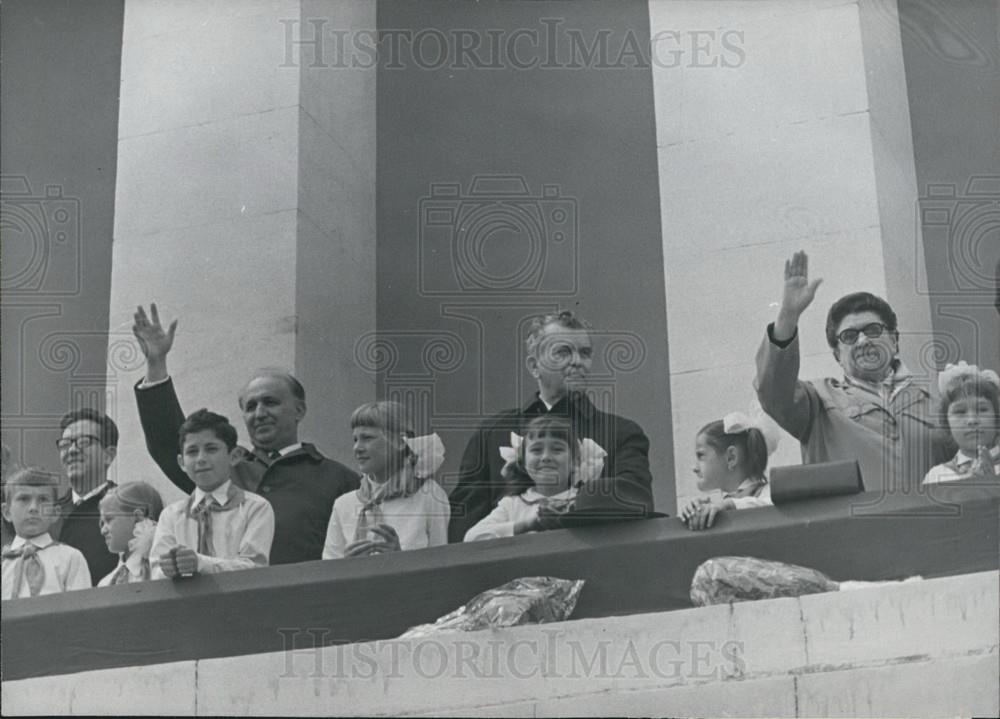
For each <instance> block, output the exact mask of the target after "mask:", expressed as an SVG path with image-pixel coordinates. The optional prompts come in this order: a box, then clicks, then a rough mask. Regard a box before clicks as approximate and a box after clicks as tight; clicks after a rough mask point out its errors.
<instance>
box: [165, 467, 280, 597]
mask: <svg viewBox="0 0 1000 719" xmlns="http://www.w3.org/2000/svg"><path fill="white" fill-rule="evenodd" d="M230 484H231V481H230V480H228V479H227V480H226V481H225V482H223V483H222V484H221V485H219V486H218V487H216V488H215V489H214V490H212V491H211V492H205V491H202V489H201V488H199V487H196V488H195V490H194V492H192V497H191V498H187V497H186V498H184V499H181V500H178V501H176V502H174V503H173V504H170V505H168V506H167V507H165V508H164V509H163V512H162V513H161V514H160V521H159V523H158V524H157V525H156V535H155V537H154V539H153V547H152V549H150V551H149V564H150V567H151V570H152V572H151V576H152V578H153V579H165V578H166V575H164V574H163V570H162V569H160V557H161V556H162V555H164V554H167V553H168V552H169V551H170V550H171V549H173V548H174V547H178V546H181V545H183V546H185V547H187V548H188V549H193V550H195V551H196V552H197V551H198V520H197V519H195V518H193V517H191V516H189V515H188V506H192V507H197V506H198V504H199V503H200V502H201V501H202V500H203V499H204V498H205V496H206V495H209V494H211V495H212V496H213V497H215V500H216V501H217V502H218V503H219V504H220V505H222V506H224V505H225V504H226V502H227V501H228V500H229V494H228V493H229V486H230ZM211 521H212V548H213V550H214V553H213V555H212V556H208V555H205V554H198V572H199V573H201V574H215V573H218V572H229V571H233V570H237V569H252V568H254V567H266V566H267V565H268V561H269V558H270V554H271V543H272V542H273V541H274V510H273V509H272V508H271V503H270V502H268V501H267V500H266V499H264V498H263V497H261V496H260V495H257V494H254V493H253V492H246V491H244V492H243V503H242V504H240V505H239V506H238V507H236V508H235V509H231V510H228V511H225V512H213V513H212V519H211Z"/></svg>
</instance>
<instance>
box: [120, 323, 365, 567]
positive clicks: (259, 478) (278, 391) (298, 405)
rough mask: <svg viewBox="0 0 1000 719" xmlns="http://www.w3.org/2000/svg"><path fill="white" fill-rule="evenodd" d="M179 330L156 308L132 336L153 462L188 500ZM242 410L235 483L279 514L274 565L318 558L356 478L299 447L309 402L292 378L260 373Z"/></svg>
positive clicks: (282, 373)
mask: <svg viewBox="0 0 1000 719" xmlns="http://www.w3.org/2000/svg"><path fill="white" fill-rule="evenodd" d="M176 329H177V320H174V321H173V322H172V323H171V325H170V327H169V329H167V330H166V331H164V329H163V326H162V325H161V324H160V318H159V315H158V313H157V309H156V305H155V304H154V305H151V306H150V313H149V315H148V316H147V315H146V312H145V311H144V310H143V309H142V308H141V307H140V308H139V309H138V311H137V312H136V314H135V324H134V325H133V327H132V331H133V332H134V333H135V336H136V338H137V339H138V340H139V344H140V345H141V346H142V350H143V353H144V354H145V355H146V377H145V379H143V380H142V381H140V382H139V383H137V384H136V388H135V396H136V401H137V403H138V406H139V419H140V420H141V422H142V430H143V432H144V433H145V436H146V448H147V449H148V450H149V453H150V455H151V456H152V457H153V459H154V460H155V461H156V463H157V464H158V465H159V467H160V469H161V470H163V473H164V474H166V475H167V477H168V478H169V479H170V481H171V482H173V483H174V484H175V485H177V486H178V487H179V488H180V489H181V490H182V491H184V492H186V493H191V492H192V491H193V490H194V483H193V482H192V481H191V480H190V479H189V478H188V476H187V474H185V473H184V471H183V470H182V469H181V467H180V464H179V463H178V455H179V454H180V452H179V450H178V438H177V431H178V430H179V429H180V426H181V424H182V423H183V422H184V417H185V415H184V412H183V411H182V410H181V406H180V403H179V401H178V399H177V393H176V392H175V390H174V385H173V381H172V380H171V379H170V375H169V374H168V372H167V354H168V353H169V352H170V348H171V346H172V345H173V342H174V332H175V331H176ZM239 406H240V410H241V411H242V414H243V421H244V423H245V424H246V428H247V432H248V433H249V435H250V441H251V443H252V444H253V449H242V453H241V455H240V457H239V459H238V461H237V462H236V463H235V464H234V465H233V468H232V480H233V483H234V484H235V485H237V486H238V487H241V488H243V489H246V490H249V491H251V492H256V493H257V494H260V495H261V496H262V497H264V498H265V499H267V500H268V501H269V502H270V503H271V506H272V508H273V509H274V518H275V527H274V542H273V543H272V545H271V558H270V559H271V564H290V563H294V562H305V561H309V560H313V559H321V558H322V555H323V543H324V541H325V540H326V528H327V524H328V523H329V521H330V512H331V511H332V509H333V501H334V500H335V499H336V498H337V497H339V496H340V495H341V494H343V493H345V492H349V491H351V490H354V489H357V488H358V483H359V477H358V475H357V474H356V473H355V472H353V471H351V470H350V469H348V468H347V467H345V466H344V465H342V464H340V463H339V462H335V461H333V460H331V459H328V458H326V457H324V456H323V455H322V454H320V452H319V450H318V449H316V447H314V446H313V445H311V444H306V443H302V442H300V441H299V438H298V429H299V422H301V421H302V419H303V417H305V414H306V396H305V390H304V389H303V387H302V385H301V384H300V383H299V381H298V380H297V379H295V378H294V377H293V376H292V375H290V374H289V373H287V372H285V371H283V370H280V369H265V370H261V371H259V372H257V373H256V374H255V375H254V376H253V377H251V378H250V381H249V382H247V384H246V386H245V387H244V388H243V390H242V391H241V392H240V395H239Z"/></svg>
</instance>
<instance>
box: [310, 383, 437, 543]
mask: <svg viewBox="0 0 1000 719" xmlns="http://www.w3.org/2000/svg"><path fill="white" fill-rule="evenodd" d="M351 431H352V433H353V435H354V457H355V459H356V460H357V462H358V468H359V469H360V470H361V475H362V476H361V486H360V487H359V488H358V489H356V490H354V491H353V492H348V493H346V494H342V495H341V496H340V497H338V498H337V500H336V501H335V502H334V503H333V513H332V514H331V515H330V523H329V525H328V526H327V531H326V544H325V546H324V548H323V559H339V558H342V557H366V556H369V555H372V554H381V553H383V552H398V551H401V550H407V549H422V548H424V547H433V546H437V545H439V544H447V543H448V520H449V518H450V517H451V506H450V505H449V503H448V495H447V494H446V493H445V491H444V489H442V488H441V486H440V485H439V484H438V483H437V482H435V481H434V479H433V476H434V473H435V472H437V470H438V468H439V467H440V466H441V464H442V462H444V445H443V444H442V443H441V439H440V437H438V436H437V434H430V435H426V436H423V437H415V436H414V432H413V424H412V421H411V420H410V417H409V415H408V414H407V412H406V410H405V408H404V407H403V405H401V404H399V403H398V402H370V403H368V404H363V405H361V406H360V407H358V408H357V409H356V410H354V414H353V415H351Z"/></svg>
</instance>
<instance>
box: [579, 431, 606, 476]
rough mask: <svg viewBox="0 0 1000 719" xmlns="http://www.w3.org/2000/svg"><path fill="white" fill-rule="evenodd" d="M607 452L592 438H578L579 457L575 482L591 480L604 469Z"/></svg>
mask: <svg viewBox="0 0 1000 719" xmlns="http://www.w3.org/2000/svg"><path fill="white" fill-rule="evenodd" d="M607 456H608V453H607V452H606V451H605V450H604V448H603V447H602V446H601V445H599V444H598V443H597V442H595V441H594V440H592V439H583V440H580V459H579V462H578V464H577V467H576V476H575V477H574V479H575V480H576V482H577V484H580V483H584V482H592V481H593V480H595V479H597V478H598V477H600V476H601V472H603V471H604V459H605V457H607Z"/></svg>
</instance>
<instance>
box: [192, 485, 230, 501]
mask: <svg viewBox="0 0 1000 719" xmlns="http://www.w3.org/2000/svg"><path fill="white" fill-rule="evenodd" d="M230 484H232V480H229V479H227V480H226V481H225V482H223V483H222V484H220V485H219V486H218V487H216V488H215V489H213V490H212V491H211V492H206V491H205V490H204V489H202V488H201V487H195V488H194V492H192V494H193V495H194V503H193V504H192V505H191V506H193V507H197V506H198V505H199V504H201V503H202V500H204V499H205V497H207V496H208V495H212V496H213V497H215V501H216V502H218V503H219V506H220V507H221V506H222V505H224V504H225V503H226V502H228V501H229V485H230Z"/></svg>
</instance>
